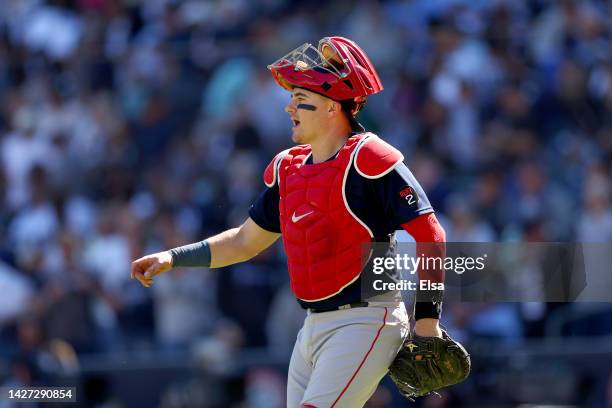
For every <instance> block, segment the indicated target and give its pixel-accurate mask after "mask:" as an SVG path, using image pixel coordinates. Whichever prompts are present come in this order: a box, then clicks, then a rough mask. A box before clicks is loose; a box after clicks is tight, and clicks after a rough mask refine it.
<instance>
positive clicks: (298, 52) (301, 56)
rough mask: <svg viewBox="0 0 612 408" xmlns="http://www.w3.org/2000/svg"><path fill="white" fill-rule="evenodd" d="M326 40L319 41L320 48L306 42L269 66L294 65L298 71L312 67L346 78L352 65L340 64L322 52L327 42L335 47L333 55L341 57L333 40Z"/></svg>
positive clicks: (271, 67)
mask: <svg viewBox="0 0 612 408" xmlns="http://www.w3.org/2000/svg"><path fill="white" fill-rule="evenodd" d="M325 40H326V39H325V38H324V39H322V40H321V41H319V48H316V47H314V46H313V45H312V44H310V43H304V44H302V45H300V46H299V47H297V48H296V49H294V50H293V51H290V52H289V53H287V54H286V55H284V56H283V57H281V58H279V59H278V60H276V61H275V62H273V63H272V64H270V65H268V68H269V69H273V68H274V69H278V68H283V67H287V66H293V67H294V69H295V70H296V71H307V70H312V69H316V70H324V71H327V72H329V73H330V74H333V75H335V76H336V77H338V78H339V79H341V78H346V77H347V76H349V75H350V74H351V69H350V67H349V66H348V65H347V64H346V63H342V65H340V64H338V63H337V62H336V61H335V60H334V61H332V60H329V59H327V58H325V56H324V55H323V54H322V53H321V51H320V49H321V47H322V45H323V43H325V44H326V45H328V46H330V47H331V48H332V49H333V51H334V53H333V54H332V55H334V56H338V57H340V54H339V53H338V50H337V49H336V47H335V46H334V45H333V44H332V43H331V42H326V41H325ZM340 58H341V57H340ZM343 62H344V61H343Z"/></svg>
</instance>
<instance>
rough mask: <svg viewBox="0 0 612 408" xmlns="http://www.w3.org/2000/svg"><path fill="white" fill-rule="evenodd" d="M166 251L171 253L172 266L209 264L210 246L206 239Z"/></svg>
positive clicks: (206, 265) (207, 265)
mask: <svg viewBox="0 0 612 408" xmlns="http://www.w3.org/2000/svg"><path fill="white" fill-rule="evenodd" d="M168 252H170V255H172V266H173V267H181V266H196V267H197V266H200V267H201V266H205V267H207V268H208V267H209V266H210V258H211V255H210V247H209V246H208V242H207V241H206V240H204V241H200V242H196V243H193V244H189V245H183V246H180V247H176V248H172V249H170V250H169V251H168Z"/></svg>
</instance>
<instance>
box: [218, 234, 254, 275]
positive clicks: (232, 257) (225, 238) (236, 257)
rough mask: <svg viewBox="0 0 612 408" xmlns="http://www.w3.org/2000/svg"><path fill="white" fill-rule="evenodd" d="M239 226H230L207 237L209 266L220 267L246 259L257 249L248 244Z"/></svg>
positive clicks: (251, 256) (252, 255)
mask: <svg viewBox="0 0 612 408" xmlns="http://www.w3.org/2000/svg"><path fill="white" fill-rule="evenodd" d="M243 235H244V234H243V233H242V232H241V228H232V229H229V230H227V231H223V232H222V233H220V234H217V235H215V236H213V237H210V238H208V239H207V241H208V245H209V248H210V254H211V261H210V267H211V268H222V267H224V266H228V265H232V264H235V263H239V262H244V261H248V260H249V259H251V258H253V257H254V256H256V255H257V254H258V253H259V251H257V249H254V248H252V247H251V246H249V245H248V244H249V242H246V240H245V237H244V236H243Z"/></svg>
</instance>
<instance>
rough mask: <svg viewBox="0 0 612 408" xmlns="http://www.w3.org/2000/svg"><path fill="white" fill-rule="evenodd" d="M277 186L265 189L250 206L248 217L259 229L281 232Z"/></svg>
mask: <svg viewBox="0 0 612 408" xmlns="http://www.w3.org/2000/svg"><path fill="white" fill-rule="evenodd" d="M278 202H279V194H278V184H274V185H273V186H272V187H267V188H266V189H265V190H263V191H262V192H261V194H260V195H259V197H257V199H256V200H255V202H254V203H253V204H252V205H251V208H250V209H249V216H250V217H251V219H252V220H253V221H254V222H255V224H257V225H259V226H260V227H261V228H263V229H265V230H266V231H270V232H276V233H279V234H280V232H281V228H280V212H279V209H278Z"/></svg>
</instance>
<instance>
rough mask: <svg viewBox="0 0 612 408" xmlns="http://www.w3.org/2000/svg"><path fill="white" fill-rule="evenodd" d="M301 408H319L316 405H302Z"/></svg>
mask: <svg viewBox="0 0 612 408" xmlns="http://www.w3.org/2000/svg"><path fill="white" fill-rule="evenodd" d="M300 408H317V407H315V406H314V405H310V404H302V405H300Z"/></svg>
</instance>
